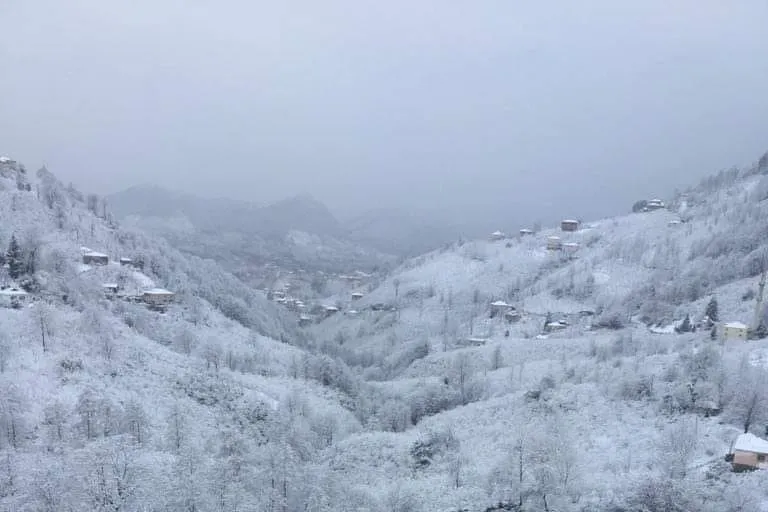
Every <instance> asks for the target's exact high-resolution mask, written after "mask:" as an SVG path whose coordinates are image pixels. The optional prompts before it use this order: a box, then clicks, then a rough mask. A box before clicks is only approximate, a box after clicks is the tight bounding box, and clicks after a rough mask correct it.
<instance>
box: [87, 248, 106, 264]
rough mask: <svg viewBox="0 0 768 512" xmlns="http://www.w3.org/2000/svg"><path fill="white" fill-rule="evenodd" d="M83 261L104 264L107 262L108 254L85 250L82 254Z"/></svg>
mask: <svg viewBox="0 0 768 512" xmlns="http://www.w3.org/2000/svg"><path fill="white" fill-rule="evenodd" d="M83 263H85V264H86V265H106V264H107V263H109V256H107V255H106V254H103V253H100V252H95V251H91V252H87V253H85V254H83Z"/></svg>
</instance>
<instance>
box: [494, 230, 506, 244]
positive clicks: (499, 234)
mask: <svg viewBox="0 0 768 512" xmlns="http://www.w3.org/2000/svg"><path fill="white" fill-rule="evenodd" d="M506 237H507V236H506V235H505V234H504V233H502V232H501V231H494V232H493V233H491V241H492V242H498V241H499V240H504V239H505V238H506Z"/></svg>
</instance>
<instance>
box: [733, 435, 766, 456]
mask: <svg viewBox="0 0 768 512" xmlns="http://www.w3.org/2000/svg"><path fill="white" fill-rule="evenodd" d="M733 449H734V450H735V451H742V452H752V453H761V454H768V441H766V440H765V439H761V438H759V437H757V436H756V435H754V434H749V433H747V434H741V435H740V436H739V437H737V438H736V442H735V443H734V444H733Z"/></svg>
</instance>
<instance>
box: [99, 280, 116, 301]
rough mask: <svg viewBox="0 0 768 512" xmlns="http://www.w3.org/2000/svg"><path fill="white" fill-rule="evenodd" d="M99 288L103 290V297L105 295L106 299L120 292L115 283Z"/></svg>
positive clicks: (105, 284)
mask: <svg viewBox="0 0 768 512" xmlns="http://www.w3.org/2000/svg"><path fill="white" fill-rule="evenodd" d="M101 287H102V288H103V289H104V295H106V296H107V298H109V297H114V296H115V295H117V294H118V292H119V291H120V286H118V285H117V283H104V284H103V285H101Z"/></svg>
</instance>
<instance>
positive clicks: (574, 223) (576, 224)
mask: <svg viewBox="0 0 768 512" xmlns="http://www.w3.org/2000/svg"><path fill="white" fill-rule="evenodd" d="M579 229H581V222H580V221H578V220H575V219H564V220H562V221H561V222H560V230H561V231H562V232H564V233H574V232H577V231H579ZM535 234H536V232H535V231H534V230H532V229H529V228H523V229H521V230H520V238H524V237H527V236H533V235H535ZM509 238H510V237H509V236H507V235H506V234H505V233H504V232H502V231H494V232H493V233H491V235H490V237H489V240H490V241H491V242H498V241H500V240H506V239H509ZM546 248H547V250H549V251H560V252H561V253H562V254H563V255H564V256H566V257H568V258H573V257H575V255H576V253H577V252H578V251H579V248H580V245H579V243H578V242H563V239H562V238H561V237H559V236H549V237H547V241H546Z"/></svg>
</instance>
